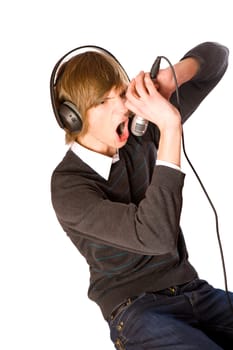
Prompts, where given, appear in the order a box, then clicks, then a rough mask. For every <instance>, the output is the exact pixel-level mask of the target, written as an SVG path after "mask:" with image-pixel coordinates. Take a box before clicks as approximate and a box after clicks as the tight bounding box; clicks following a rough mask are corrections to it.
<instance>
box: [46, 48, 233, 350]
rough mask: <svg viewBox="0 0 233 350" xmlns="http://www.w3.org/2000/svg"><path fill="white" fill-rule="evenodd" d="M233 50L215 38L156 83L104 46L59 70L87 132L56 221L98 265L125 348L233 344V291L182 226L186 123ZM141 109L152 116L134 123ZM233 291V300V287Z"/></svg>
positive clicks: (103, 296) (62, 179)
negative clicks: (202, 274) (194, 259)
mask: <svg viewBox="0 0 233 350" xmlns="http://www.w3.org/2000/svg"><path fill="white" fill-rule="evenodd" d="M227 64H228V49H227V48H226V47H224V46H222V45H220V44H217V43H212V42H206V43H202V44H200V45H198V46H196V47H195V48H193V49H192V50H190V51H189V52H188V53H187V54H186V55H185V56H184V57H183V58H182V60H180V61H179V62H178V63H177V64H175V65H174V70H175V73H176V78H177V83H178V85H179V95H180V105H181V112H180V111H179V110H178V109H177V102H176V94H175V88H176V86H175V80H174V76H173V73H172V70H171V69H170V68H169V67H168V68H165V69H161V70H160V71H159V72H158V75H157V78H156V81H152V80H151V78H150V75H149V74H148V73H144V72H140V73H139V74H138V75H137V76H136V77H135V79H133V80H132V81H131V82H130V83H129V82H128V78H127V75H126V74H125V72H124V70H123V69H122V67H121V66H120V65H119V63H118V62H117V61H116V60H114V59H113V58H112V57H110V55H108V54H107V53H106V54H105V53H104V52H92V51H90V52H84V53H80V54H77V55H76V56H74V57H72V58H71V59H70V60H68V62H66V63H64V65H63V66H62V67H61V68H60V70H59V73H58V78H57V80H56V83H55V86H54V94H55V100H56V106H57V108H59V106H60V105H62V104H63V103H64V101H65V103H66V102H67V101H68V104H69V103H72V106H73V107H72V108H73V109H75V110H76V109H77V113H79V114H80V115H81V124H82V127H81V128H80V129H79V130H78V131H73V130H69V128H66V127H65V129H66V140H67V142H68V143H70V144H71V146H70V149H69V150H68V152H67V154H66V155H65V157H64V159H63V160H62V162H61V163H60V164H59V165H58V166H57V168H56V169H55V171H54V173H53V175H52V183H51V191H52V202H53V206H54V210H55V212H56V215H57V218H58V220H59V222H60V224H61V226H62V228H63V229H64V231H65V232H66V233H67V235H68V236H69V237H70V239H71V241H72V242H73V243H74V244H75V245H76V247H77V248H78V250H79V251H80V252H81V254H83V255H84V256H85V258H86V260H87V263H88V264H89V266H90V287H89V292H88V295H89V297H90V298H91V299H92V300H94V301H95V302H96V303H97V304H98V305H99V307H100V308H101V311H102V313H103V316H104V318H105V319H106V320H107V322H108V323H109V326H110V330H111V338H112V341H113V342H114V344H115V346H116V348H117V349H127V350H131V349H133V350H138V349H150V350H152V349H163V350H171V349H172V350H174V349H177V350H178V349H180V350H181V349H190V350H191V349H193V350H194V349H198V350H200V349H213V350H214V349H232V348H233V312H232V309H231V308H230V304H229V303H228V299H227V297H226V293H225V292H224V291H221V290H217V289H215V288H213V287H212V286H210V285H209V284H208V283H207V282H206V281H203V280H200V279H199V278H198V274H197V272H196V270H195V269H194V267H193V266H192V265H191V264H190V263H189V261H188V253H187V250H186V246H185V241H184V236H183V233H182V231H181V228H180V214H181V209H182V188H183V183H184V177H185V175H184V174H183V172H182V171H181V169H180V157H181V138H182V123H183V122H184V121H185V120H187V118H188V117H189V116H190V115H191V114H192V113H193V112H194V110H195V109H196V108H197V107H198V105H199V104H200V102H201V101H202V100H203V99H204V98H205V97H206V95H207V94H208V93H209V92H210V91H211V90H212V89H213V88H214V87H215V86H216V84H217V83H218V82H219V80H220V79H221V77H222V76H223V74H224V73H225V71H226V68H227ZM132 113H133V114H136V115H139V116H141V117H143V118H144V119H146V120H148V121H149V122H150V123H149V126H148V129H147V131H146V133H145V134H144V135H143V136H141V137H137V136H134V135H133V134H132V133H131V132H130V124H131V121H132V118H131V116H132ZM230 298H231V300H233V297H232V294H231V293H230Z"/></svg>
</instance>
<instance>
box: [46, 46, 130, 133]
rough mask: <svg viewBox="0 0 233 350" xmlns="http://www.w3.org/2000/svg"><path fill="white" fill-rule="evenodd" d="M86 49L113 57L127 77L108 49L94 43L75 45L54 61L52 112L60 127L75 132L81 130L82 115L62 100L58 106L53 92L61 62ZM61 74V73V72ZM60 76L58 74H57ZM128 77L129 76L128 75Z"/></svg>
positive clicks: (51, 88)
mask: <svg viewBox="0 0 233 350" xmlns="http://www.w3.org/2000/svg"><path fill="white" fill-rule="evenodd" d="M87 51H92V52H99V53H104V54H105V55H109V56H110V57H111V58H113V59H114V60H115V61H116V62H117V63H118V64H119V66H120V67H121V68H122V70H123V71H124V73H125V74H126V76H127V77H128V75H127V73H126V71H125V70H124V68H123V67H122V65H121V64H120V62H119V61H118V60H117V59H116V57H115V56H113V55H112V54H111V53H110V52H109V51H108V50H106V49H103V48H102V47H99V46H95V45H85V46H80V47H77V48H75V49H73V50H71V51H69V52H68V53H66V54H65V55H64V56H62V57H61V58H60V60H59V61H58V62H57V63H56V65H55V66H54V68H53V71H52V74H51V78H50V96H51V103H52V107H53V112H54V114H55V117H56V120H57V122H58V125H59V126H60V127H61V128H62V129H64V128H65V129H67V130H69V131H70V132H71V133H77V132H79V131H81V129H82V124H83V123H82V116H81V113H80V112H79V111H78V110H77V107H76V106H75V105H74V104H73V103H71V102H69V101H64V102H62V103H61V104H60V105H59V106H58V104H57V102H58V101H56V94H55V87H56V83H57V79H58V72H59V69H60V67H61V66H62V64H63V63H65V62H67V61H68V60H69V59H70V58H72V57H73V56H75V55H77V54H81V53H85V52H87ZM61 75H62V73H61ZM59 77H60V76H59ZM128 79H129V77H128Z"/></svg>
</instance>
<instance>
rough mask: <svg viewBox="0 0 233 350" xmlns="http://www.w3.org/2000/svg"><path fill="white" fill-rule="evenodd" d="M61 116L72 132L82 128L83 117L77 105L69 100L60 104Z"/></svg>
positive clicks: (65, 125)
mask: <svg viewBox="0 0 233 350" xmlns="http://www.w3.org/2000/svg"><path fill="white" fill-rule="evenodd" d="M59 116H60V118H61V121H62V123H63V125H64V127H65V128H66V129H68V130H69V131H70V132H71V133H75V132H79V131H81V129H82V124H83V123H82V117H81V114H80V113H79V111H78V110H77V108H76V107H75V105H74V104H73V103H71V102H69V101H65V102H63V103H62V104H61V105H60V106H59Z"/></svg>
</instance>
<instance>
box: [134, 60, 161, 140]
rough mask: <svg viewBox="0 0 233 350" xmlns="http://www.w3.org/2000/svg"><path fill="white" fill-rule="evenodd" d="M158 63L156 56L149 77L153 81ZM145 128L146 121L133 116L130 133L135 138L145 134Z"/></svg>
mask: <svg viewBox="0 0 233 350" xmlns="http://www.w3.org/2000/svg"><path fill="white" fill-rule="evenodd" d="M160 61H161V56H158V57H157V58H156V60H155V61H154V63H153V65H152V67H151V70H150V77H151V79H153V80H154V79H155V78H156V76H157V74H158V71H159V67H160ZM147 126H148V120H146V119H144V118H142V117H140V116H139V115H135V116H134V117H133V120H132V124H131V132H132V134H134V135H135V136H142V135H144V134H145V132H146V129H147Z"/></svg>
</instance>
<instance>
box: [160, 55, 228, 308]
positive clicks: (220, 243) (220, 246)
mask: <svg viewBox="0 0 233 350" xmlns="http://www.w3.org/2000/svg"><path fill="white" fill-rule="evenodd" d="M160 58H163V59H165V60H166V61H167V62H168V64H169V66H170V68H171V70H172V74H173V77H174V80H175V86H176V89H175V91H176V100H177V109H178V111H179V113H180V116H181V119H182V112H181V104H180V96H179V87H178V82H177V78H176V73H175V69H174V67H173V65H172V63H171V62H170V60H169V59H168V58H167V57H165V56H160ZM182 147H183V153H184V156H185V158H186V160H187V162H188V164H189V166H190V167H191V169H192V171H193V173H194V174H195V176H196V178H197V180H198V182H199V184H200V186H201V188H202V190H203V192H204V194H205V196H206V198H207V200H208V202H209V204H210V206H211V208H212V210H213V212H214V217H215V225H216V233H217V239H218V245H219V250H220V256H221V261H222V268H223V276H224V284H225V292H226V295H227V299H228V302H229V305H230V308H231V311H232V313H233V305H232V301H231V298H230V295H229V290H228V282H227V272H226V265H225V259H224V253H223V248H222V242H221V238H220V233H219V220H218V214H217V211H216V209H215V206H214V204H213V202H212V200H211V199H210V196H209V194H208V192H207V190H206V188H205V186H204V184H203V182H202V181H201V179H200V176H199V175H198V173H197V171H196V169H195V168H194V166H193V164H192V162H191V161H190V159H189V157H188V155H187V152H186V147H185V140H184V130H183V128H182Z"/></svg>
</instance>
